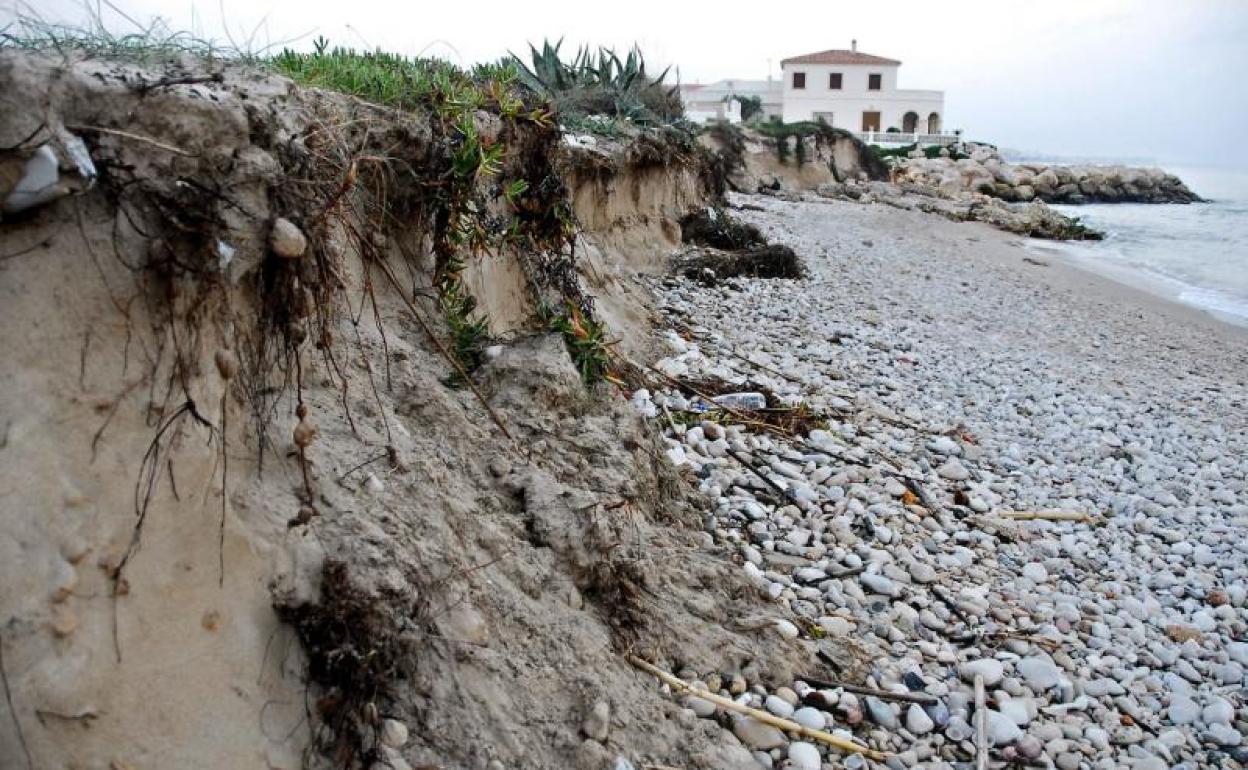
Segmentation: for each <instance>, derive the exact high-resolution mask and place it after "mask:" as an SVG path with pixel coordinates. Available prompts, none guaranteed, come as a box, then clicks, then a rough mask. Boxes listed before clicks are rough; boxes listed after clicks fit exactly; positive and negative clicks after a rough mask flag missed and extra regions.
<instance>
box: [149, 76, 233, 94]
mask: <svg viewBox="0 0 1248 770" xmlns="http://www.w3.org/2000/svg"><path fill="white" fill-rule="evenodd" d="M224 82H225V76H224V75H222V74H221V73H220V72H216V73H213V74H211V75H202V76H193V75H185V76H183V77H176V78H175V77H169V78H161V79H160V80H156V81H153V82H151V83H140V84H139V85H138V86H136V88H137V89H138V91H139V93H147V92H148V91H150V90H152V89H153V88H165V87H166V86H189V85H194V84H196V83H224Z"/></svg>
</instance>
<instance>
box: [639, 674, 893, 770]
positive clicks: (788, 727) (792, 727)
mask: <svg viewBox="0 0 1248 770" xmlns="http://www.w3.org/2000/svg"><path fill="white" fill-rule="evenodd" d="M628 662H629V663H632V664H633V665H634V666H636V667H637V668H639V669H641V670H642V671H645V672H646V673H647V674H650V675H651V676H654V677H657V678H658V680H659V681H661V682H663V683H664V684H666V685H668V686H669V687H671V688H672V689H673V690H675V691H677V692H681V691H683V692H687V693H689V694H690V695H693V696H694V697H697V698H701V699H702V700H705V701H710V702H711V703H714V704H715V705H716V706H719V707H720V708H722V709H726V710H728V711H733V712H736V713H738V714H744V715H745V716H748V717H751V718H752V719H755V720H756V721H759V722H762V723H763V724H767V725H771V726H772V727H775V728H778V729H780V730H784V731H785V732H790V733H796V734H797V735H800V736H802V737H803V738H810V739H811V740H816V741H819V742H820V743H825V744H827V745H829V746H832V747H833V748H837V749H840V750H841V751H844V752H847V753H850V754H861V755H863V756H864V757H867V758H868V759H874V760H876V761H877V762H882V761H884V760H885V759H887V757H888V755H887V754H885V753H883V752H880V751H875V750H873V749H868V748H866V747H865V746H860V745H858V744H857V743H854V742H853V741H851V740H847V739H845V738H841V737H839V736H836V735H833V734H831V733H828V732H824V731H823V730H815V729H813V728H810V727H806V726H805V725H800V724H798V723H797V722H791V721H789V720H788V719H781V718H780V717H778V716H776V715H774V714H772V713H770V712H768V711H760V710H758V709H754V708H750V707H749V706H744V705H742V704H740V703H737V702H736V701H735V700H732V699H731V698H725V697H723V696H722V695H717V694H715V693H713V692H709V691H708V690H704V689H702V688H701V687H694V686H693V685H691V684H689V683H688V682H685V681H684V680H682V679H678V678H676V677H675V676H673V675H671V674H669V673H667V672H666V671H664V670H663V669H661V668H659V667H657V666H655V665H653V664H650V663H647V662H646V661H644V660H642V659H641V658H639V657H637V656H636V655H629V656H628Z"/></svg>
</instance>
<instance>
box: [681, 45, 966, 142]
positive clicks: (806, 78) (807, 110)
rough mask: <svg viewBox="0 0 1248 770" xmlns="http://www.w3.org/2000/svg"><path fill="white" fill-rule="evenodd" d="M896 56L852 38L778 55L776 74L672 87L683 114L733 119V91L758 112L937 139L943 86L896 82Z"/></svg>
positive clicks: (880, 135) (873, 137) (875, 137)
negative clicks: (864, 48) (831, 46)
mask: <svg viewBox="0 0 1248 770" xmlns="http://www.w3.org/2000/svg"><path fill="white" fill-rule="evenodd" d="M900 67H901V62H899V61H897V60H896V59H886V58H884V57H883V56H874V55H872V54H867V53H861V52H859V50H858V41H856V40H855V41H853V43H852V45H851V46H850V49H849V50H848V51H846V50H830V51H819V52H818V53H811V54H806V55H804V56H794V57H792V58H789V59H785V60H783V61H781V62H780V69H781V72H782V73H783V76H782V79H781V80H779V81H776V80H771V79H768V80H721V81H719V82H717V83H709V84H705V85H701V84H689V85H682V86H681V87H680V91H681V96H682V97H683V98H684V100H685V111H686V115H687V116H688V118H689V119H690V120H693V121H695V122H700V123H704V122H706V121H708V120H712V119H720V120H728V121H730V122H733V123H735V122H738V121H740V119H741V111H740V104H739V103H738V102H737V101H736V100H734V99H733V98H732V97H734V96H743V97H750V96H757V97H759V99H760V100H761V102H762V108H763V109H762V113H763V117H764V118H767V119H771V118H780V119H782V120H784V122H786V123H795V122H797V121H803V120H823V121H825V122H826V123H828V124H829V125H832V126H835V127H837V128H843V129H846V130H848V131H853V132H855V133H860V134H862V135H864V138H866V139H868V141H889V140H890V139H892V138H893V137H890V136H888V134H889V133H900V136H897V137H896V140H897V141H903V140H904V141H906V142H912V141H922V142H927V143H937V142H940V143H943V142H944V141H946V140H952V139H953V137H952V136H945V135H943V134H942V129H943V128H944V112H945V94H944V92H943V91H927V90H916V89H909V88H906V89H903V88H898V87H897V70H898V68H900Z"/></svg>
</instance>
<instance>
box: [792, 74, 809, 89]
mask: <svg viewBox="0 0 1248 770" xmlns="http://www.w3.org/2000/svg"><path fill="white" fill-rule="evenodd" d="M793 87H794V88H805V87H806V73H805V72H794V73H793Z"/></svg>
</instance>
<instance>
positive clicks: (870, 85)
mask: <svg viewBox="0 0 1248 770" xmlns="http://www.w3.org/2000/svg"><path fill="white" fill-rule="evenodd" d="M882 78H883V76H882V75H880V73H878V72H876V73H874V74H871V75H867V90H868V91H879V90H880V80H881V79H882Z"/></svg>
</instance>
